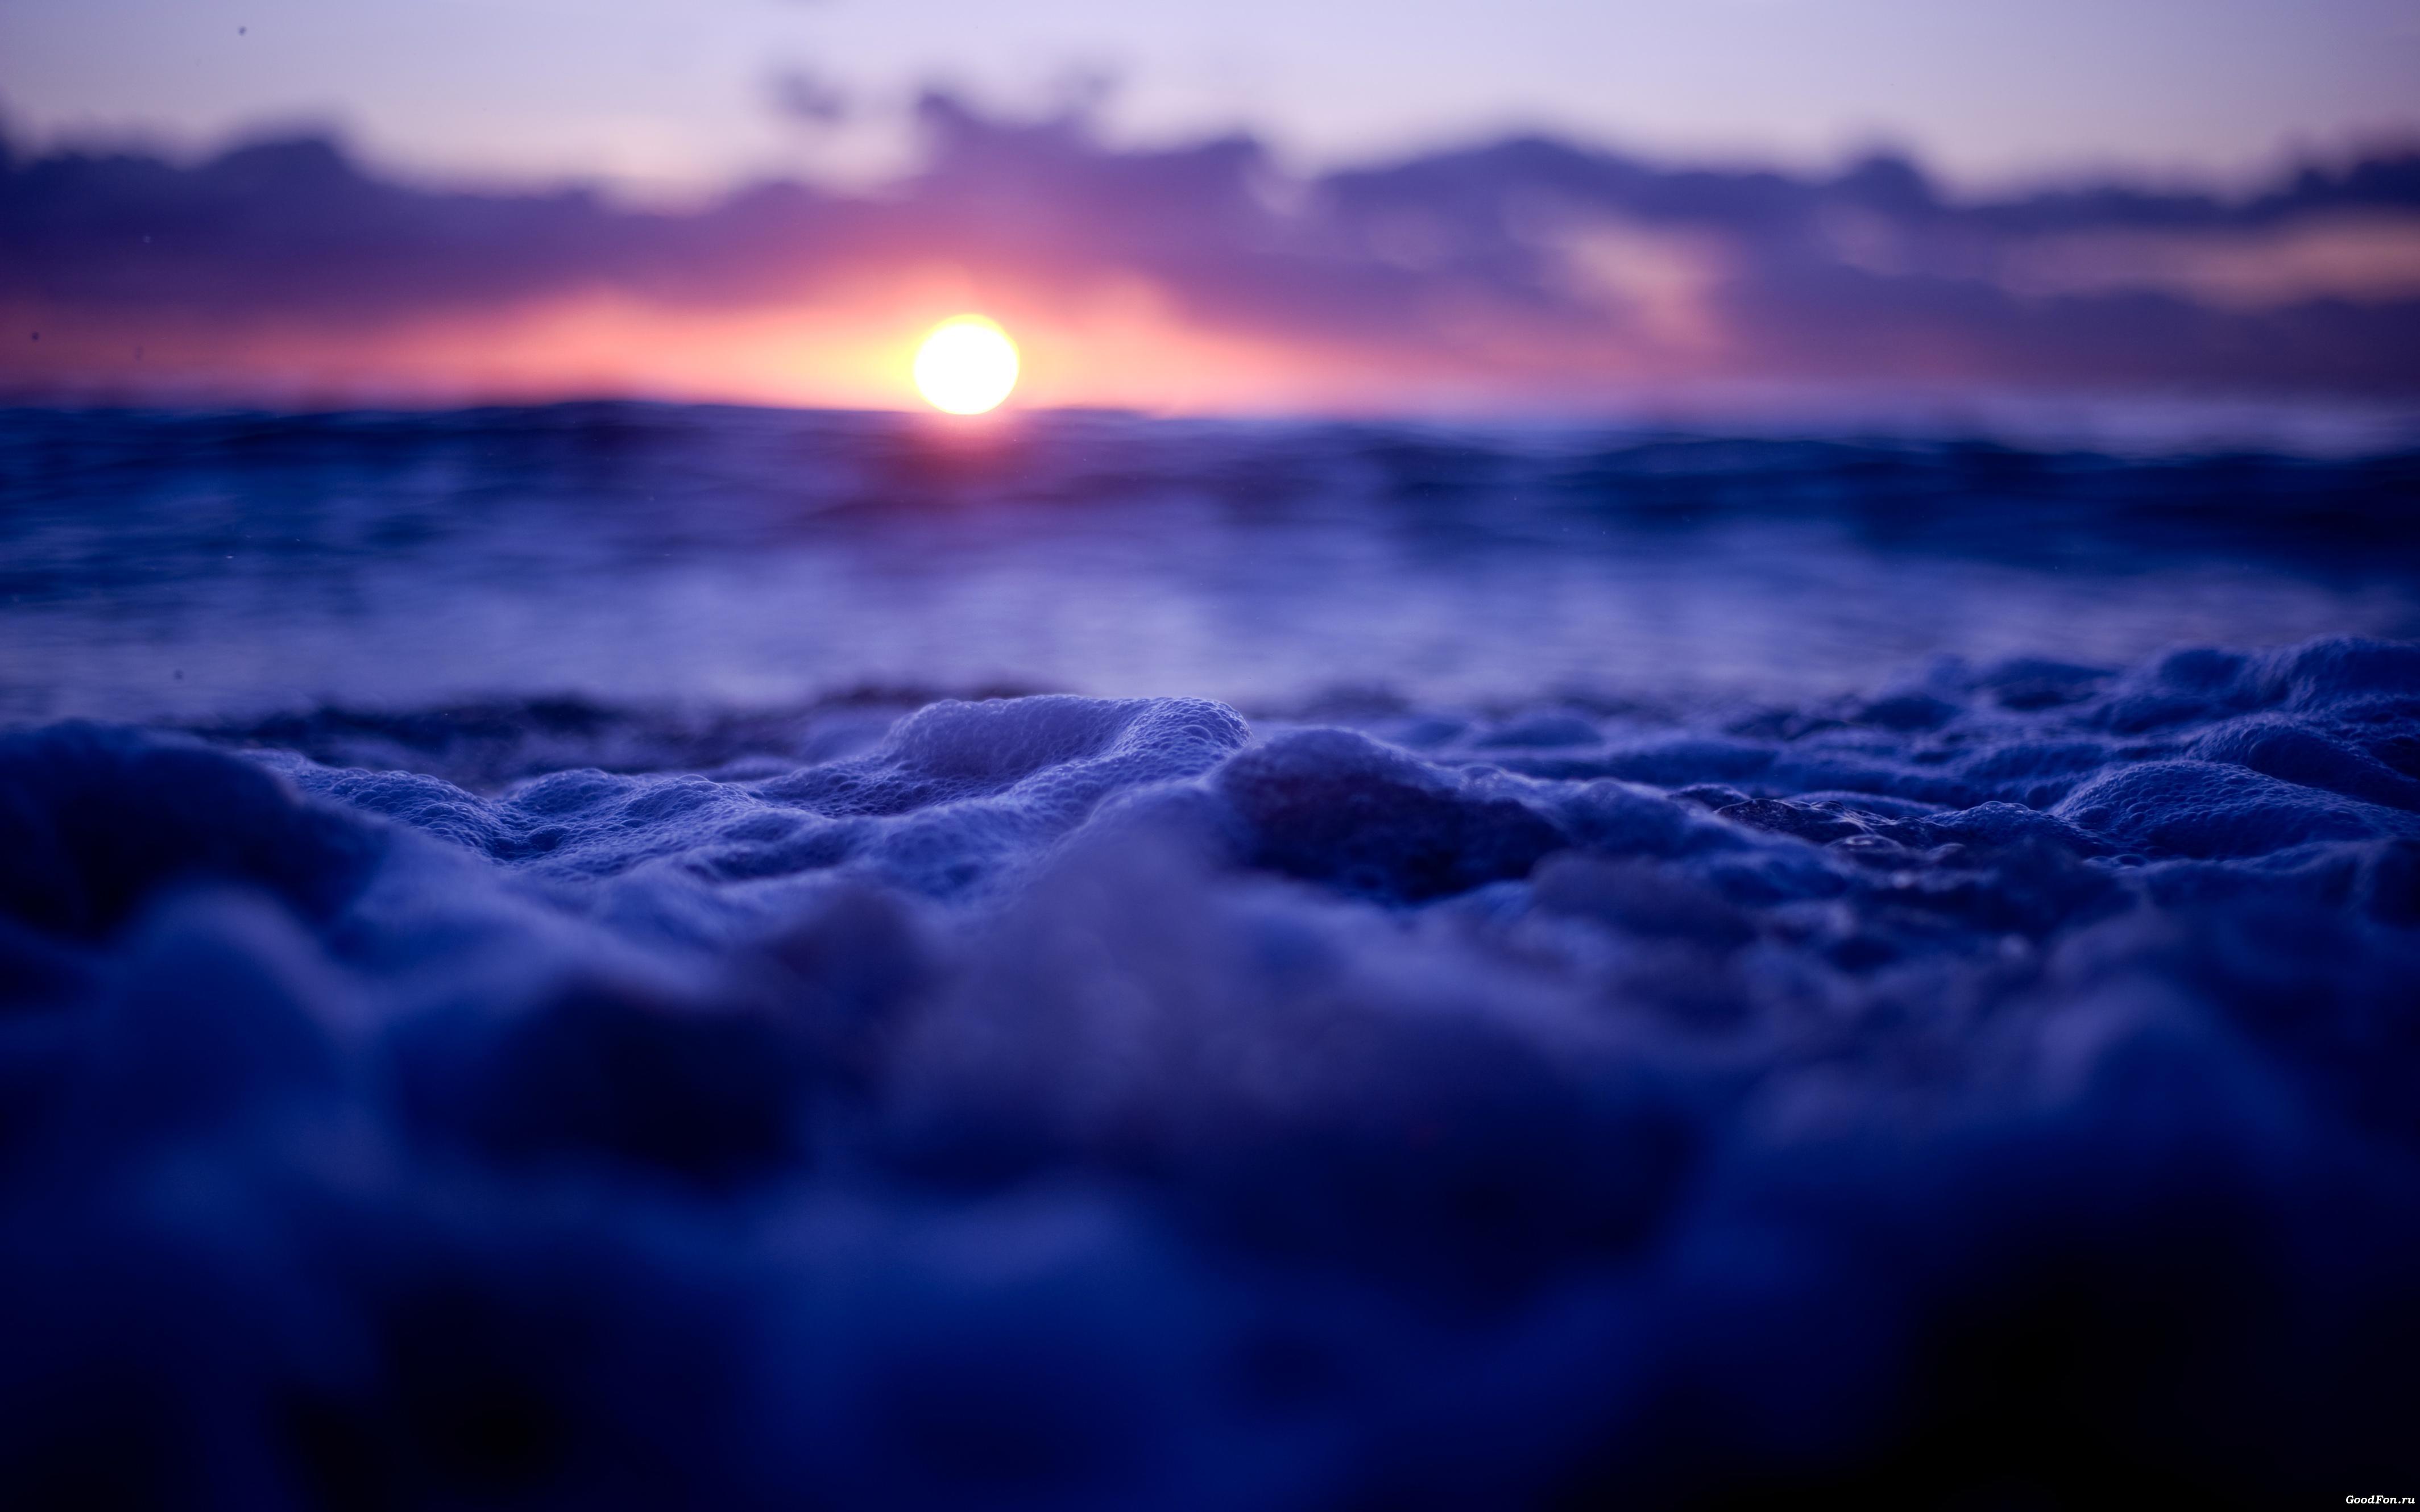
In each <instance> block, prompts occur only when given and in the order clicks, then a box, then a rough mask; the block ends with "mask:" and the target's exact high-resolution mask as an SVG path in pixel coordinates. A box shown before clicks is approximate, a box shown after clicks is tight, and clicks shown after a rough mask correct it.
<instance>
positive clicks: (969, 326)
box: [916, 315, 1016, 415]
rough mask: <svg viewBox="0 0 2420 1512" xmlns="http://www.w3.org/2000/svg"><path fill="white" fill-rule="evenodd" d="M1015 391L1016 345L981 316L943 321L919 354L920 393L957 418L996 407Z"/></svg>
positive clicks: (927, 338)
mask: <svg viewBox="0 0 2420 1512" xmlns="http://www.w3.org/2000/svg"><path fill="white" fill-rule="evenodd" d="M1015 387H1016V345H1015V344H1014V343H1013V342H1011V341H1010V340H1009V339H1008V332H1005V331H1002V330H1001V329H1000V327H999V326H998V325H996V324H994V323H993V322H992V321H990V320H987V319H985V317H983V316H979V315H961V316H953V317H952V318H950V319H947V320H944V321H942V322H941V323H940V324H939V325H938V326H936V327H934V328H933V333H932V334H931V335H929V336H927V337H925V338H924V345H923V347H919V348H918V349H917V352H916V392H918V393H922V394H923V396H924V397H925V398H926V399H927V400H929V401H931V403H932V405H933V408H935V409H946V410H948V411H949V412H950V413H951V414H954V415H979V414H982V413H983V412H984V411H985V410H986V409H996V408H997V407H998V406H999V404H1000V402H1001V400H1002V399H1005V398H1007V397H1008V391H1009V390H1011V389H1013V388H1015Z"/></svg>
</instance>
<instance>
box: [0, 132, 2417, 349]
mask: <svg viewBox="0 0 2420 1512" xmlns="http://www.w3.org/2000/svg"><path fill="white" fill-rule="evenodd" d="M923 115H924V119H925V122H926V124H927V126H928V128H929V131H930V134H931V138H932V142H933V146H934V153H933V157H932V159H931V162H930V164H929V166H928V168H927V169H926V170H924V171H923V172H922V173H921V174H920V175H918V176H916V177H912V178H910V179H908V180H907V181H905V182H903V183H901V184H899V185H897V186H895V187H894V188H893V189H892V191H890V192H888V193H878V194H872V195H866V196H849V195H842V194H837V193H826V192H822V191H819V190H817V189H814V188H812V187H806V186H801V185H796V184H769V185H765V186H762V187H757V188H752V189H748V190H745V191H742V192H739V193H734V194H732V195H731V196H729V197H728V198H726V199H724V200H722V201H721V202H720V203H718V204H715V205H713V206H711V207H709V208H704V209H700V210H698V211H696V212H694V213H679V214H662V213H645V212H642V211H639V210H634V209H630V208H619V207H617V206H615V205H614V204H613V203H611V202H609V201H607V200H606V199H603V198H600V197H598V196H597V195H596V194H593V193H585V192H580V191H572V190H566V191H563V192H558V193H446V192H441V191H437V190H431V189H426V188H418V187H409V186H406V185H404V184H401V183H397V182H394V181H390V180H387V179H385V178H381V177H377V176H375V175H371V174H368V173H365V171H364V170H362V169H361V168H360V167H359V166H357V165H356V164H354V163H353V162H350V161H349V159H348V158H347V157H346V156H345V155H344V153H343V152H342V151H341V150H340V149H339V148H338V147H335V146H334V145H332V144H331V143H329V142H326V141H323V140H316V139H296V140H289V141H279V142H270V143H264V144H260V145H256V146H251V147H241V148H239V149H236V150H233V151H229V152H227V153H225V155H223V156H220V157H218V158H215V159H213V160H210V161H208V162H200V163H196V164H194V165H190V166H182V165H178V164H174V163H171V162H164V161H161V160H159V159H156V158H151V157H146V156H140V155H97V154H90V153H72V152H70V153H61V154H58V155H54V156H48V157H37V158H26V157H23V156H20V157H17V158H14V159H9V160H7V161H6V162H5V165H0V304H6V305H7V306H8V307H10V308H12V309H16V310H20V311H31V312H35V313H37V314H40V315H42V316H44V317H45V318H50V319H54V320H56V321H59V322H60V323H61V324H62V325H63V327H71V326H73V325H75V324H76V323H77V322H79V321H81V322H84V323H85V324H92V325H100V326H106V327H108V328H110V329H111V330H113V331H117V332H124V331H138V332H139V330H140V327H141V323H142V322H143V321H145V320H152V319H157V318H159V317H162V316H178V317H179V318H184V319H188V320H190V321H194V322H199V323H200V324H202V325H204V326H209V325H212V324H217V325H222V326H225V327H227V328H230V329H234V328H239V327H240V326H241V325H242V324H243V323H244V322H248V321H255V320H257V319H259V318H261V317H263V316H278V317H280V318H282V319H285V320H287V321H299V322H302V323H304V324H316V325H320V326H324V327H326V328H328V329H332V330H340V331H341V330H346V329H352V328H363V329H369V328H378V327H385V326H393V325H395V324H396V323H409V322H410V321H411V320H413V319H415V318H417V317H421V316H428V315H432V314H442V313H461V312H465V311H469V312H477V311H483V310H489V309H502V308H506V307H511V306H515V305H519V304H522V303H526V302H528V301H537V300H543V299H546V298H549V297H551V296H556V295H562V294H566V293H569V292H576V291H586V290H597V289H608V290H613V291H616V292H619V293H623V294H627V295H628V296H631V297H633V298H635V299H637V300H640V301H646V302H649V303H652V304H656V305H660V306H663V307H666V308H668V309H672V310H681V309H693V310H726V309H730V308H734V307H748V306H752V305H759V304H770V303H774V302H777V301H783V300H784V299H791V298H796V297H799V296H800V295H802V294H810V293H812V292H813V291H814V289H815V288H817V287H819V286H823V285H828V284H830V283H831V282H833V281H835V280H840V279H845V278H850V277H856V276H863V275H868V274H878V273H880V272H881V271H882V270H886V269H895V268H897V267H899V266H901V265H902V264H904V263H909V262H915V261H920V260H923V261H929V260H930V259H932V258H934V257H935V256H937V255H952V256H956V257H959V258H961V259H963V260H965V261H967V262H968V263H969V265H970V267H973V268H975V269H976V270H978V271H979V272H980V273H981V274H982V275H983V276H984V277H985V278H986V279H990V280H995V281H1001V282H1005V283H1008V284H1012V285H1016V286H1018V287H1021V288H1025V289H1029V290H1035V291H1039V294H1040V296H1041V297H1043V298H1045V299H1047V298H1050V297H1054V296H1066V297H1074V296H1076V295H1078V294H1079V293H1080V292H1081V291H1082V290H1084V289H1086V288H1088V287H1092V286H1095V285H1100V284H1101V283H1103V282H1105V281H1109V280H1113V279H1121V278H1123V279H1128V280H1133V279H1140V280H1142V281H1144V282H1145V283H1147V284H1148V285H1151V286H1153V287H1154V288H1156V290H1157V291H1158V292H1159V294H1160V295H1161V296H1162V297H1163V298H1164V299H1165V300H1166V301H1168V303H1169V304H1170V306H1171V308H1172V309H1173V310H1174V311H1175V312H1177V313H1178V315H1179V316H1181V317H1182V318H1183V319H1184V320H1185V321H1186V322H1187V323H1188V324H1189V325H1191V326H1192V327H1194V328H1196V329H1199V330H1202V331H1205V332H1214V333H1217V334H1219V335H1222V336H1233V337H1244V338H1249V339H1255V340H1265V341H1270V342H1275V343H1278V344H1280V346H1293V347H1303V348H1306V349H1310V348H1316V349H1318V350H1320V351H1323V352H1326V353H1328V354H1330V355H1331V356H1333V355H1335V354H1344V355H1345V356H1346V357H1347V358H1350V359H1355V360H1360V361H1364V362H1366V363H1368V364H1370V365H1371V366H1373V368H1383V366H1384V365H1385V364H1387V363H1394V362H1413V363H1418V364H1419V365H1421V366H1422V367H1423V368H1424V369H1426V370H1431V371H1444V372H1453V373H1461V374H1464V375H1466V376H1467V377H1469V378H1471V379H1472V380H1473V381H1474V382H1475V383H1477V384H1478V385H1480V386H1481V387H1482V388H1483V387H1485V386H1486V385H1488V384H1494V385H1497V387H1498V388H1499V389H1500V390H1501V391H1502V392H1503V393H1506V394H1508V395H1512V396H1520V395H1530V396H1534V395H1535V394H1537V393H1553V392H1557V391H1558V390H1559V389H1560V390H1563V391H1566V392H1568V391H1569V389H1570V388H1571V387H1572V386H1574V385H1577V386H1580V387H1583V388H1584V387H1586V386H1587V385H1589V384H1591V383H1599V382H1602V383H1607V384H1619V383H1622V382H1633V381H1637V380H1640V379H1663V378H1706V379H1714V380H1727V379H1745V380H1756V381H1763V380H1778V381H1788V382H1826V381H1835V380H1839V381H1854V382H1870V383H1880V384H1925V383H1985V384H2012V385H2020V386H2054V387H2065V388H2076V389H2094V388H2122V387H2130V386H2145V385H2150V386H2162V387H2198V388H2208V389H2228V390H2268V391H2304V392H2310V391H2322V392H2349V393H2385V394H2400V393H2410V392H2412V391H2413V390H2414V389H2420V156H2413V155H2411V154H2405V155H2402V156H2385V157H2376V158H2372V159H2370V160H2368V161H2364V162H2353V163H2350V164H2347V165H2340V166H2336V167H2331V168H2311V169H2307V170H2304V171H2302V172H2300V173H2297V174H2294V175H2291V176H2289V177H2286V178H2284V179H2282V180H2280V181H2278V182H2276V183H2274V184H2273V185H2272V186H2271V187H2269V188H2268V189H2266V190H2263V191H2261V192H2258V193H2252V194H2248V195H2245V196H2242V197H2236V198H2221V197H2215V196H2212V195H2211V194H2207V193H2191V192H2155V191H2151V190H2146V189H2140V188H2131V187H2127V186H2124V185H2119V184H2109V185H2101V186H2089V187H2081V188H2075V189H2071V190H2063V191H2056V192H2042V193H2031V194H2025V195H2022V196H2017V197H2011V198H2004V199H1998V200H1975V201H1969V200H1957V199H1952V198H1949V197H1947V196H1946V195H1945V193H1943V191H1942V190H1941V189H1940V188H1938V187H1937V186H1936V185H1934V184H1933V183H1932V182H1931V181H1930V180H1929V179H1928V178H1927V177H1925V176H1924V175H1923V174H1922V173H1921V172H1920V171H1919V170H1918V169H1917V168H1916V167H1915V166H1913V165H1912V164H1910V163H1908V162H1904V161H1901V160H1899V159H1896V158H1889V157H1878V158H1874V159H1870V160H1869V161H1866V162H1861V163H1859V164H1857V165H1855V166H1854V167H1853V168H1851V169H1849V170H1847V171H1845V172H1842V173H1840V174H1838V175H1835V176H1830V177H1823V176H1813V177H1808V176H1793V175H1791V174H1786V173H1778V172H1756V171H1734V170H1712V169H1676V168H1670V167H1663V166H1657V165H1654V164H1651V163H1648V162H1640V161H1637V160H1635V159H1631V158H1626V157H1621V156H1618V155H1614V154H1611V153H1607V152H1603V151H1597V150H1591V149H1588V148H1584V147H1576V146H1573V145H1570V144H1568V143H1563V142H1558V141H1554V140H1548V139H1544V138H1520V139H1514V140H1508V141H1503V142H1499V143H1497V144H1494V145H1491V146H1484V147H1473V148H1470V149H1467V150H1459V151H1448V152H1439V153H1435V154H1432V155H1428V156H1423V157H1419V158H1415V159H1411V160H1408V161H1405V162H1400V163H1396V164H1393V165H1390V166H1383V167H1375V168H1368V169H1361V170H1356V171H1350V172H1340V173H1335V174H1331V175H1328V176H1326V177H1318V178H1314V179H1311V180H1307V181H1306V180H1299V179H1291V178H1288V177H1284V176H1282V175H1281V174H1280V173H1279V172H1277V171H1276V170H1275V169H1274V168H1273V166H1272V164H1271V162H1270V160H1269V159H1268V157H1267V155H1266V154H1265V153H1264V150H1263V148H1262V147H1260V146H1259V145H1258V144H1257V143H1255V142H1254V141H1252V140H1250V139H1249V138H1243V137H1237V138H1231V139H1226V140H1219V141H1213V142H1208V143H1203V144H1201V145H1198V146H1194V147H1186V148H1183V149H1180V150H1170V151H1122V150H1113V149H1111V148H1109V147H1104V146H1101V145H1100V144H1099V143H1098V142H1097V141H1096V140H1095V139H1094V137H1093V136H1092V135H1091V133H1090V132H1089V131H1088V130H1087V129H1086V127H1085V126H1084V124H1083V123H1082V122H1081V121H1080V120H1079V119H1073V118H1071V119H1066V120H1059V121H1052V122H1045V123H1042V124H1010V123H1003V122H1001V121H999V120H995V119H990V118H986V117H985V116H981V115H978V114H976V113H973V112H971V111H970V110H969V109H967V108H965V107H964V106H962V105H960V104H958V103H955V102H954V101H952V100H948V99H945V98H935V99H931V100H927V101H926V102H925V105H924V107H923ZM36 347H39V343H36V342H32V341H29V340H26V339H24V338H23V336H22V335H21V336H20V337H18V338H15V339H12V340H11V341H10V342H8V343H0V378H8V379H12V380H13V381H15V383H16V384H17V385H18V386H19V387H20V388H23V387H26V386H29V385H30V386H39V383H40V382H41V381H42V380H43V379H44V377H45V375H46V374H47V375H53V376H55V373H56V369H55V368H54V367H46V366H45V365H43V364H44V359H43V358H42V356H41V355H40V354H39V352H38V351H37V350H36V349H35V348H36Z"/></svg>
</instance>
